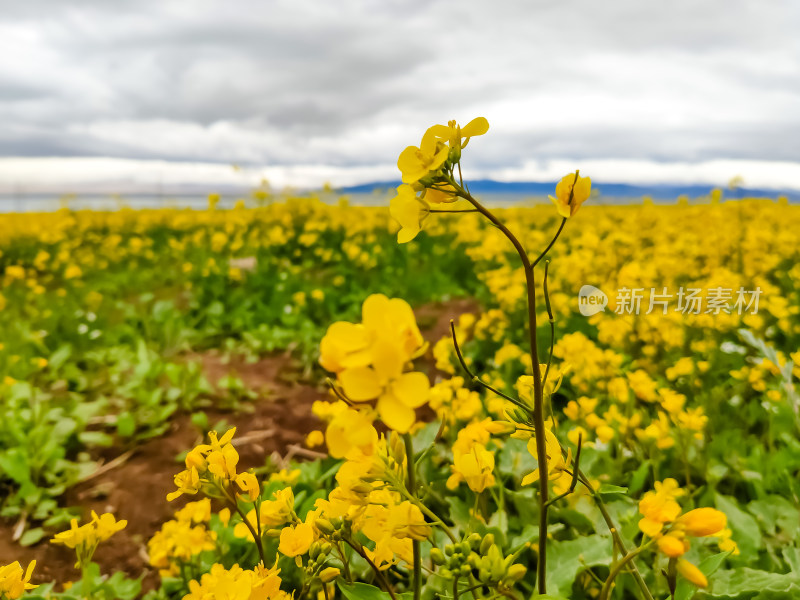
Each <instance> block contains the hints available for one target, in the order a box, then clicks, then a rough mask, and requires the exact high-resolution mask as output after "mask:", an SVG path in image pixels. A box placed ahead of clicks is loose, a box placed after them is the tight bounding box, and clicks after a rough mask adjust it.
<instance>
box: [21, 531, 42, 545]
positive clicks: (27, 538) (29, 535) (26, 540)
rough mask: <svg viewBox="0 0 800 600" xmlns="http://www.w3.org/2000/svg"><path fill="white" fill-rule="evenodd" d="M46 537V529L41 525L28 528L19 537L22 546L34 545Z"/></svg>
mask: <svg viewBox="0 0 800 600" xmlns="http://www.w3.org/2000/svg"><path fill="white" fill-rule="evenodd" d="M43 537H44V529H42V528H41V527H34V528H33V529H28V531H26V532H25V533H23V534H22V537H21V538H20V539H19V545H20V546H32V545H33V544H35V543H36V542H38V541H39V540H41V539H42V538H43Z"/></svg>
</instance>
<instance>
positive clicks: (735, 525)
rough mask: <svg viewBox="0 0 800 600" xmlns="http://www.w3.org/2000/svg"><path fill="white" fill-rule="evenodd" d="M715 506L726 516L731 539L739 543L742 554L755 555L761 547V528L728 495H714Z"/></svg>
mask: <svg viewBox="0 0 800 600" xmlns="http://www.w3.org/2000/svg"><path fill="white" fill-rule="evenodd" d="M716 504H717V508H718V509H719V510H721V511H722V512H724V513H725V515H726V516H727V517H728V525H729V526H730V528H731V530H732V531H733V539H734V541H735V542H736V543H737V544H739V549H740V550H741V553H742V556H755V555H756V553H757V552H758V549H759V548H760V547H761V530H760V529H759V527H758V523H757V522H756V520H755V518H753V516H752V515H750V514H748V513H746V512H745V511H744V510H742V509H741V508H740V507H739V504H738V503H737V502H736V500H735V499H734V498H731V497H730V496H723V495H722V494H717V495H716Z"/></svg>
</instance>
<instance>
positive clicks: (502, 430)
mask: <svg viewBox="0 0 800 600" xmlns="http://www.w3.org/2000/svg"><path fill="white" fill-rule="evenodd" d="M516 430H517V427H516V425H514V424H513V423H509V422H508V421H492V422H491V423H489V425H487V427H486V431H488V432H489V433H491V434H493V435H504V434H508V433H514V432H515V431H516Z"/></svg>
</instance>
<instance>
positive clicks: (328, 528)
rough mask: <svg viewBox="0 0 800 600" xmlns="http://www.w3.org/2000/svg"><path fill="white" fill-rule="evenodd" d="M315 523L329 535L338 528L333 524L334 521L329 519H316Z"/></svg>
mask: <svg viewBox="0 0 800 600" xmlns="http://www.w3.org/2000/svg"><path fill="white" fill-rule="evenodd" d="M314 525H315V526H316V528H317V529H319V530H320V531H321V532H322V533H327V534H328V535H330V534H332V533H333V532H334V531H336V528H335V527H334V526H333V523H331V522H330V521H328V519H316V520H315V521H314Z"/></svg>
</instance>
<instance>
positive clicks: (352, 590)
mask: <svg viewBox="0 0 800 600" xmlns="http://www.w3.org/2000/svg"><path fill="white" fill-rule="evenodd" d="M339 589H340V590H341V591H342V594H344V597H345V598H347V600H391V599H392V597H391V596H390V595H389V594H388V593H387V592H384V591H381V590H379V589H378V588H376V587H375V586H374V585H368V584H366V583H354V584H352V585H348V584H346V583H342V582H341V581H340V582H339ZM395 597H397V598H403V599H404V600H408V599H409V598H413V597H414V594H412V593H411V592H405V593H403V594H395Z"/></svg>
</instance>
